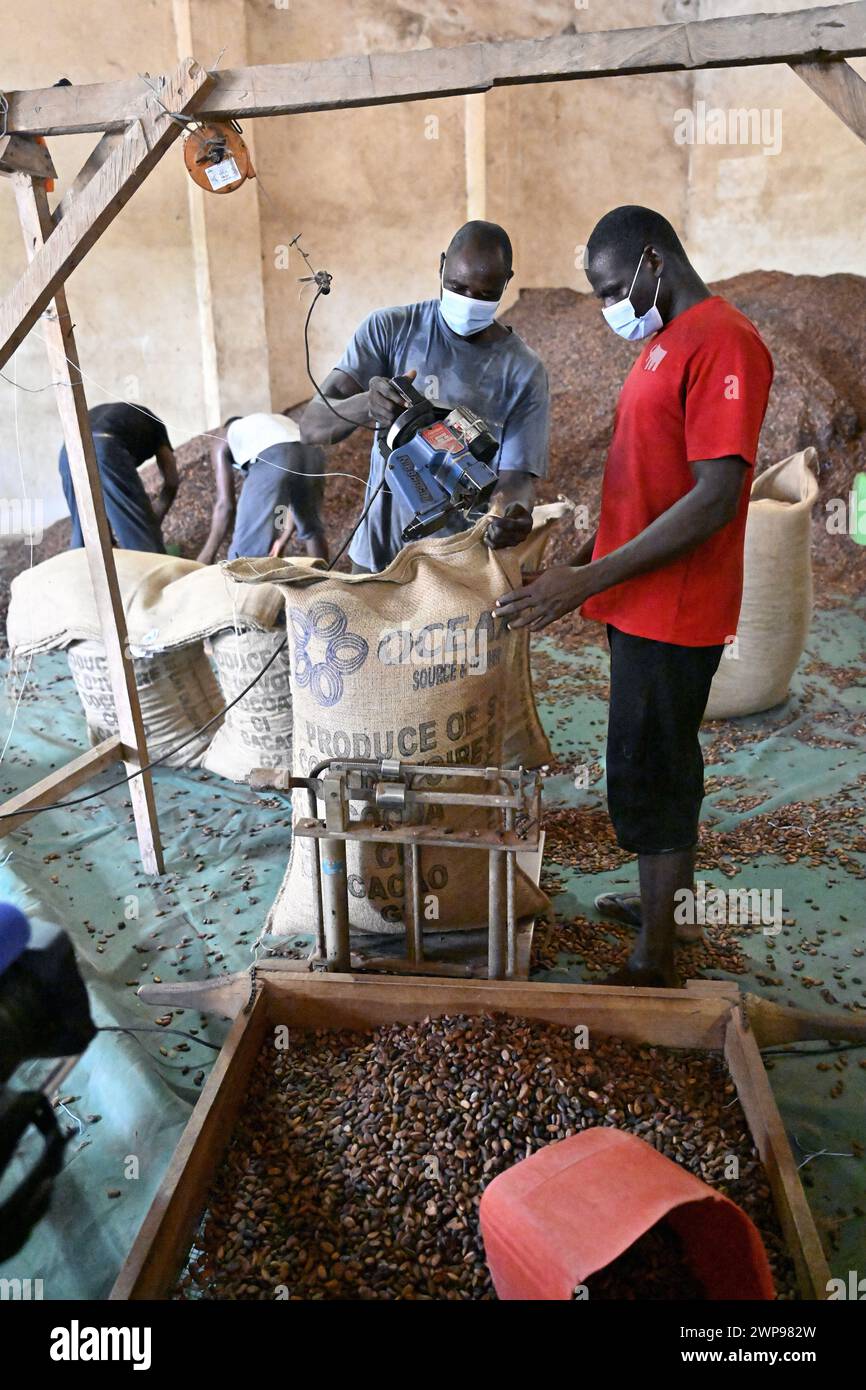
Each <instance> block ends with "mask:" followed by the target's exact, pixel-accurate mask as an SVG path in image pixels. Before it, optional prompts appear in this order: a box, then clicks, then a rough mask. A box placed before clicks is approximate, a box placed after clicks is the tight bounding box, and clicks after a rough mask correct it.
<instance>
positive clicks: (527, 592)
mask: <svg viewBox="0 0 866 1390" xmlns="http://www.w3.org/2000/svg"><path fill="white" fill-rule="evenodd" d="M527 577H528V578H529V579H530V582H529V583H528V584H527V585H525V587H524V588H522V589H512V590H511V592H510V593H508V594H503V596H502V598H500V599H498V600H497V603H496V611H497V612H498V613H501V614H502V615H503V616H504V617H505V619H506V621H507V623H508V627H509V628H510V629H511V628H520V627H528V628H529V630H530V632H539V631H540V630H541V628H543V627H547V624H548V623H552V622H555V621H556V619H557V618H562V617H564V616H565V614H566V613H571V612H573V611H574V609H575V608H579V607H580V605H581V604H582V603H585V602H586V600H587V599H588V598H591V597H592V595H593V594H595V593H598V591H599V588H600V585H599V584H598V582H597V580H598V576H597V572H596V571H595V568H594V566H593V565H592V564H585V565H581V566H580V567H579V568H577V569H572V568H571V566H570V565H554V566H553V568H552V569H549V570H543V571H542V572H541V574H537V575H534V576H527Z"/></svg>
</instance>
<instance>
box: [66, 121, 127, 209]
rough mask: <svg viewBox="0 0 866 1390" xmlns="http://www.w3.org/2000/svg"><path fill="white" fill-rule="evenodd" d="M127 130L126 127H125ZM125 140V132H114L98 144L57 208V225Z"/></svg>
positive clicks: (104, 136) (110, 132) (109, 133)
mask: <svg viewBox="0 0 866 1390" xmlns="http://www.w3.org/2000/svg"><path fill="white" fill-rule="evenodd" d="M124 129H125V127H124ZM122 139H123V130H112V131H109V132H108V134H107V135H103V137H102V139H101V140H99V141H98V142H97V144H96V145H95V146H94V148H93V149H92V150H91V151H90V154H89V155H88V156H87V158H86V159H85V161H84V163H83V164H82V166H81V168H80V169H79V171H78V173H77V174H76V176H75V178H74V179H73V181H72V183H71V184H70V186H69V188H67V190H66V192H65V193H64V195H63V197H62V198H61V199H60V202H59V203H58V204H57V207H56V208H55V209H54V213H53V215H52V220H53V222H54V224H55V226H56V225H57V223H58V222H60V221H61V220H62V218H64V217H65V216H66V214H67V213H68V211H69V209H70V208H71V207H72V204H73V203H74V202H75V200H76V198H80V197H81V194H82V193H83V192H84V190H85V188H87V186H88V184H89V183H90V180H91V179H92V178H93V175H94V174H95V173H96V172H97V170H99V169H101V168H102V166H103V164H104V163H105V161H106V160H107V159H108V156H109V155H110V154H113V153H114V151H115V150H116V149H117V146H118V145H119V144H120V142H121V140H122Z"/></svg>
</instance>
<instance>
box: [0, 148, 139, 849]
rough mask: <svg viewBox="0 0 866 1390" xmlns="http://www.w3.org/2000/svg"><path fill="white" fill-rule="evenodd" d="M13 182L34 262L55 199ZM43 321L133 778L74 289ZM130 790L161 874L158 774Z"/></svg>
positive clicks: (118, 606) (131, 701)
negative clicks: (73, 314) (71, 303)
mask: <svg viewBox="0 0 866 1390" xmlns="http://www.w3.org/2000/svg"><path fill="white" fill-rule="evenodd" d="M13 183H14V185H15V197H16V200H17V203H18V215H19V217H20V219H21V230H22V232H23V233H24V243H25V246H26V248H27V256H28V259H29V260H30V261H31V263H32V261H33V258H34V256H36V255H37V254H38V252H39V251H40V250H41V248H42V246H43V245H44V243H45V241H46V240H47V239H48V237H49V236H50V235H51V233H52V231H53V228H54V223H53V221H52V217H51V209H50V208H49V206H48V194H47V193H46V192H45V185H44V184H43V183H42V182H41V181H40V180H37V179H34V178H31V177H30V176H29V175H28V174H15V175H13ZM42 322H43V324H44V338H45V345H46V348H47V350H48V361H49V364H50V368H51V374H52V377H53V379H54V381H55V382H56V383H57V385H56V396H57V408H58V410H59V412H60V420H61V423H62V425H63V437H64V439H65V441H66V452H67V455H68V457H69V471H70V473H71V474H72V481H73V485H74V487H75V501H76V503H77V506H78V516H79V520H80V522H81V530H82V533H83V535H84V546H85V549H86V551H87V560H88V565H89V567H90V581H91V583H92V585H93V593H94V597H95V599H96V611H97V613H98V614H99V623H100V627H101V629H102V640H103V643H104V646H105V657H106V662H107V664H108V671H109V676H110V678H111V689H112V694H113V696H114V705H115V709H116V711H117V726H118V732H119V735H120V742H121V744H122V751H123V758H124V762H125V765H126V771H127V773H128V774H133V773H137V772H138V771H139V769H140V768H141V767H143V766H144V765H145V764H146V763H147V762H148V756H147V740H146V738H145V733H144V723H143V721H142V717H141V707H140V705H139V701H138V690H137V689H136V685H135V672H134V669H133V665H132V658H131V657H130V655H129V646H128V640H127V634H126V614H125V613H124V611H123V603H122V602H121V598H120V586H119V585H118V582H117V570H116V569H115V565H114V552H113V550H112V548H111V531H110V529H109V525H108V519H107V517H106V515H105V505H104V503H103V499H102V483H101V482H100V478H99V466H98V464H97V462H96V453H95V450H94V448H93V435H92V434H91V432H90V420H89V418H88V414H87V401H86V399H85V395H84V387H83V385H82V382H81V370H80V367H79V364H78V352H77V349H76V346H75V335H74V332H73V329H72V319H71V318H70V315H69V307H68V305H67V302H66V291H65V289H63V287H62V286H61V287H60V288H58V289H56V290H55V293H54V302H53V307H52V309H50V310H49V311H48V313H47V314H46V316H45V317H44V318H43V320H42ZM129 792H130V796H131V798H132V809H133V812H134V814H135V826H136V830H137V832H138V844H139V848H140V850H141V859H142V864H143V865H144V869H145V872H146V873H150V874H161V873H163V872H164V864H163V858H162V845H161V844H160V840H159V826H158V823H157V818H156V802H155V800H154V795H153V782H152V780H151V774H150V773H149V772H143V773H140V775H139V776H133V778H132V781H131V782H130V783H129Z"/></svg>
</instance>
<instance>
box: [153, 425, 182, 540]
mask: <svg viewBox="0 0 866 1390" xmlns="http://www.w3.org/2000/svg"><path fill="white" fill-rule="evenodd" d="M156 466H157V468H158V469H159V471H160V473H161V474H162V487H161V488H160V489H159V492H158V493H157V495H156V497H155V499H154V501H153V514H154V516H155V517H156V519H157V521H159V522H161V521H162V519H163V517H164V516H165V514H166V512H167V511H168V509H169V507H170V506H171V504H172V502H173V501H174V499H175V497H176V496H177V489H178V486H179V482H178V476H177V459H176V458H175V456H174V449H172V447H171V445H170V444H160V446H159V448H158V449H157V451H156Z"/></svg>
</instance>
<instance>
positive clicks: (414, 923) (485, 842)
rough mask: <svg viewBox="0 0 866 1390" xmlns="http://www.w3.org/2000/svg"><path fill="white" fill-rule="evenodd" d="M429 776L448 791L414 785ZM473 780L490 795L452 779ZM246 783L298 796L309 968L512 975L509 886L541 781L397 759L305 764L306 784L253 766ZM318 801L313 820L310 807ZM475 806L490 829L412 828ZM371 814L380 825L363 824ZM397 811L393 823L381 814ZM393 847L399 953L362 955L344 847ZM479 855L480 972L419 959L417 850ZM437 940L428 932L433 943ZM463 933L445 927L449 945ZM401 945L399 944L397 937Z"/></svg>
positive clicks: (535, 823)
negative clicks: (433, 814)
mask: <svg viewBox="0 0 866 1390" xmlns="http://www.w3.org/2000/svg"><path fill="white" fill-rule="evenodd" d="M430 777H435V778H436V779H437V781H439V782H444V783H448V784H450V785H448V786H446V787H444V788H442V789H441V790H440V789H434V788H430V787H418V786H416V785H415V784H416V782H417V781H419V780H420V779H422V778H430ZM470 780H475V781H476V782H483V783H485V784H486V785H490V786H492V787H494V788H495V790H492V791H483V792H482V791H461V790H460V784H461V782H464V783H465V782H466V781H470ZM249 781H250V786H251V787H252V788H253V789H254V790H257V791H263V790H267V789H274V790H279V791H287V790H296V789H302V790H306V791H307V793H308V797H309V815H308V816H305V817H302V818H301V819H299V820H297V821H296V823H295V825H294V827H293V832H292V833H293V834H294V835H297V836H299V837H300V838H302V839H312V840H317V841H318V842H319V845H318V848H319V852H318V854H317V855H314V856H313V862H314V865H315V877H316V903H317V920H316V945H315V947H314V949H313V952H312V955H311V957H310V964H311V965H312V967H313V968H317V969H324V970H330V971H350V970H352V969H353V968H359V967H360V968H361V969H366V970H387V971H398V972H400V971H404V972H409V973H411V974H452V973H454V974H476V973H486V977H487V978H488V979H491V980H508V979H515V978H517V977H518V935H519V934H518V922H517V917H516V896H515V880H516V870H517V856H518V854H527V853H529V854H533V853H534V854H540V850H541V846H542V842H543V841H542V832H541V778H540V776H539V775H538V774H537V773H534V772H527V771H525V769H523V768H518V769H513V768H503V767H464V766H460V767H454V766H443V765H442V764H439V763H435V764H432V763H408V762H401V761H399V760H398V759H388V758H383V759H338V758H328V759H325V760H324V761H323V762H321V763H319V764H317V766H316V767H314V768H313V769H312V771H311V773H310V775H309V776H308V777H292V776H290V775H289V774H288V773H280V772H276V773H275V772H274V771H272V770H271V769H269V768H257V769H256V770H254V771H253V772H252V773H251V774H250V778H249ZM320 801H321V802H322V803H323V804H324V816H323V817H320V815H319V809H318V803H319V802H320ZM353 804H355V805H358V804H360V806H361V808H362V809H361V816H364V815H366V817H367V819H360V818H356V819H354V820H353V819H352V809H353ZM431 806H447V807H448V808H449V809H451V810H454V809H460V808H466V809H467V810H469V809H472V810H475V809H482V810H487V811H490V812H492V813H493V816H492V817H491V819H493V820H496V821H498V822H499V824H498V826H497V827H495V828H492V829H476V828H467V829H463V830H461V829H460V828H459V827H457V828H453V827H446V828H441V827H435V826H430V825H423V824H419V823H418V822H419V817H420V815H421V814H423V811H424V809H425V808H426V807H431ZM371 808H372V809H373V811H374V812H375V811H379V812H381V813H382V820H381V821H380V822H378V823H376V822H374V823H372V824H371V823H370V820H369V816H370V810H371ZM395 812H396V813H397V815H398V816H399V820H397V821H395V822H391V823H389V821H388V820H387V819H386V817H393V815H394V813H395ZM349 840H358V841H361V842H363V843H366V844H376V843H381V844H392V845H393V844H397V845H400V846H402V858H403V866H402V867H403V885H404V893H403V921H404V923H405V928H406V930H405V955H404V956H402V957H398V956H391V955H382V954H378V955H377V954H371V953H370V951H369V950H368V949H365V948H360V949H359V948H358V946H357V936H356V939H355V942H354V943H353V942H352V941H351V939H350V929H349V886H348V878H347V872H346V842H347V841H349ZM428 847H429V848H438V849H442V848H444V847H447V848H448V849H452V850H453V849H467V850H469V849H472V850H479V849H486V850H487V859H488V869H487V884H488V888H487V951H486V964H487V968H486V972H483V971H480V970H479V969H477V968H473V967H472V965H471V964H467V963H465V962H464V963H460V962H456V963H455V962H451V963H449V962H447V961H443V960H436V961H433V960H425V952H424V930H423V916H422V902H421V892H422V884H421V868H420V859H421V850H422V849H425V848H428ZM443 935H445V934H444V933H443V934H437V940H441V938H442V936H443ZM466 935H467V933H464V932H462V931H459V930H454V931H451V932H449V933H447V936H448V938H449V943H450V939H451V938H452V937H453V938H454V944H455V948H459V947H461V946H463V945H465V937H466ZM399 939H400V938H399V937H398V940H399Z"/></svg>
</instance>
